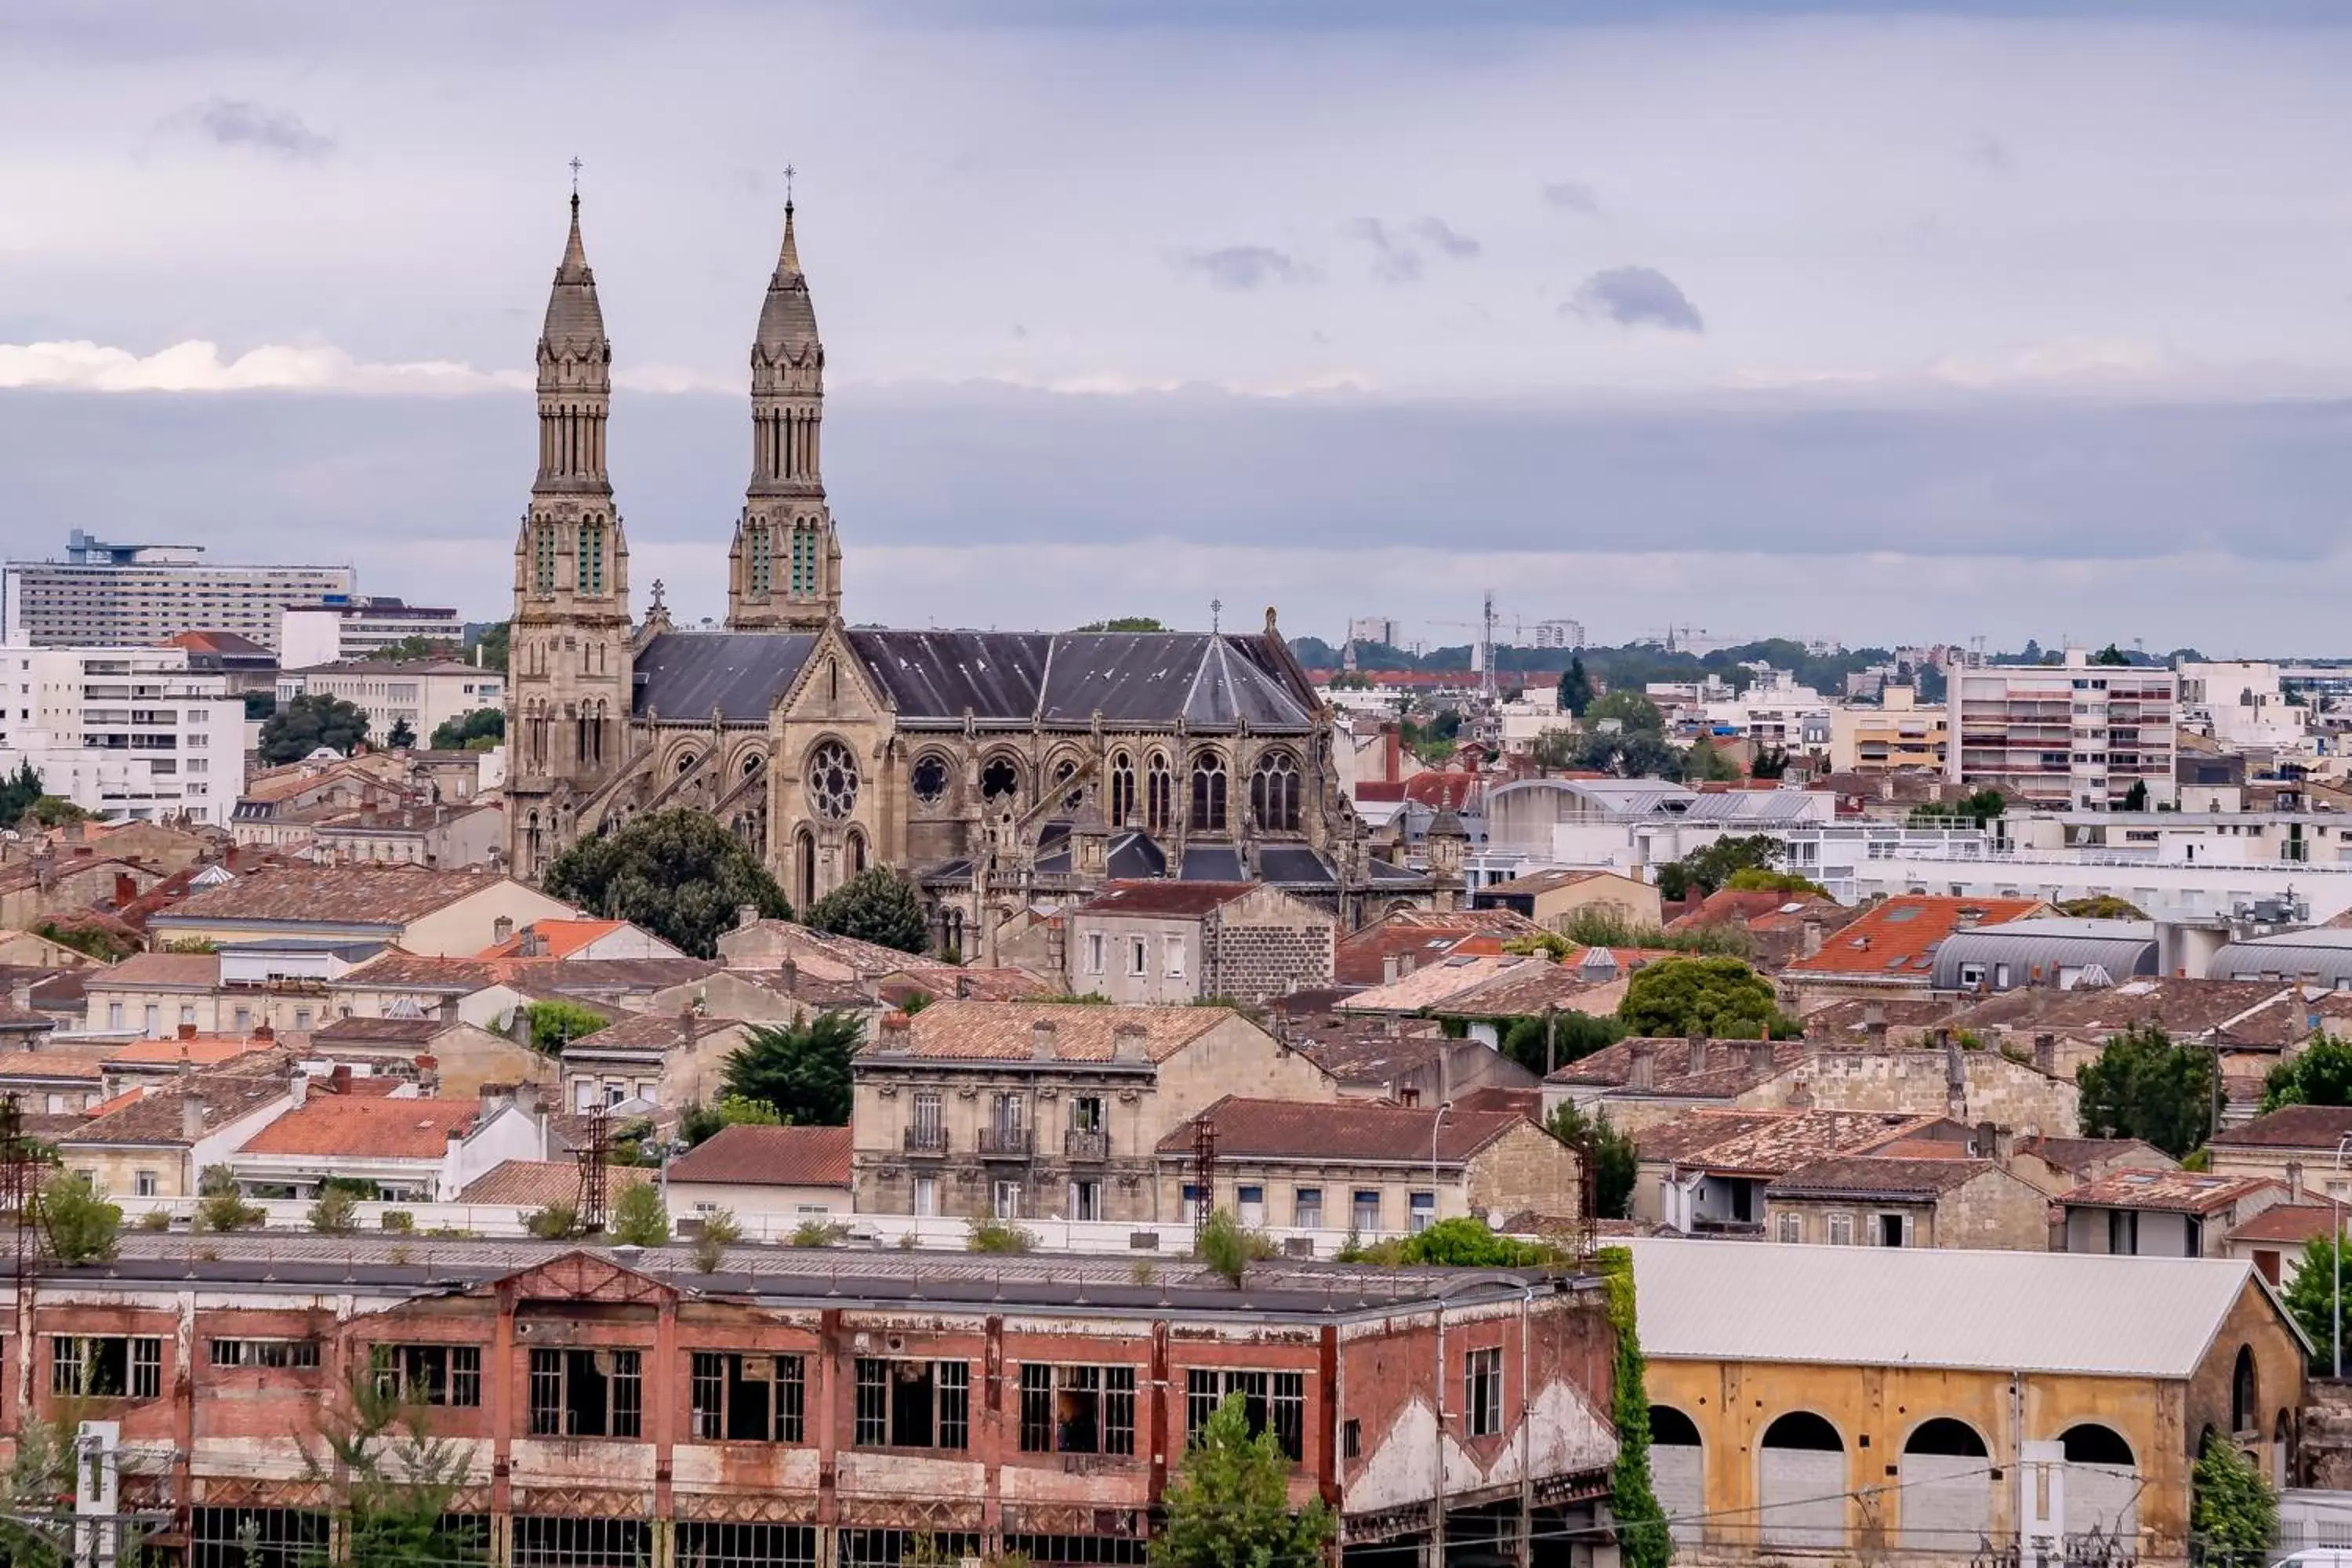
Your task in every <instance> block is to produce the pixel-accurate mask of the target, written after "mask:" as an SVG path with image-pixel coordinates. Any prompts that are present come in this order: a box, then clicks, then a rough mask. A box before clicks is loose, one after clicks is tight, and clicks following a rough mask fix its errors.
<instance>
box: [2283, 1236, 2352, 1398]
mask: <svg viewBox="0 0 2352 1568" xmlns="http://www.w3.org/2000/svg"><path fill="white" fill-rule="evenodd" d="M2346 1262H2347V1264H2352V1259H2347V1260H2346ZM2336 1268H2337V1261H2336V1238H2335V1237H2333V1236H2315V1237H2312V1238H2311V1239H2310V1240H2309V1241H2306V1242H2305V1243H2304V1244H2303V1260H2302V1262H2300V1263H2299V1264H2297V1265H2296V1267H2295V1271H2294V1279H2291V1280H2289V1281H2288V1282H2287V1287H2286V1289H2285V1291H2284V1299H2285V1300H2286V1310H2288V1311H2290V1312H2292V1313H2294V1321H2296V1322H2297V1323H2300V1324H2301V1325H2302V1326H2303V1332H2304V1336H2305V1338H2306V1339H2308V1340H2310V1341H2311V1346H2312V1350H2311V1370H2312V1371H2314V1372H2315V1373H2326V1372H2332V1371H2334V1370H2335V1364H2336ZM2345 1283H2346V1285H2347V1287H2352V1279H2347V1280H2346V1281H2345ZM2345 1296H2346V1303H2345V1304H2346V1305H2347V1307H2352V1289H2347V1291H2346V1292H2345ZM2347 1316H2352V1314H2347ZM2344 1342H2345V1346H2346V1348H2347V1350H2352V1333H2347V1334H2346V1335H2345V1336H2344Z"/></svg>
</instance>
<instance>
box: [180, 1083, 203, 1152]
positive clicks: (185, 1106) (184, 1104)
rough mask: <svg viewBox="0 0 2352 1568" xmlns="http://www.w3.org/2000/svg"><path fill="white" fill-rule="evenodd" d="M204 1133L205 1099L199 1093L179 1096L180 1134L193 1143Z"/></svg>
mask: <svg viewBox="0 0 2352 1568" xmlns="http://www.w3.org/2000/svg"><path fill="white" fill-rule="evenodd" d="M204 1135H205V1100H204V1096H202V1095H200V1094H184V1095H182V1096H180V1136H181V1137H182V1138H183V1139H184V1140H185V1141H186V1142H190V1143H194V1142H196V1140H198V1139H199V1138H202V1137H203V1136H204Z"/></svg>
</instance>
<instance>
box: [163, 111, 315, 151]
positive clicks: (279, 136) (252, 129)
mask: <svg viewBox="0 0 2352 1568" xmlns="http://www.w3.org/2000/svg"><path fill="white" fill-rule="evenodd" d="M166 123H167V124H169V125H172V126H174V127H177V128H181V129H184V130H186V131H188V132H192V133H194V134H195V135H199V136H202V137H204V138H205V140H207V141H209V142H215V143H216V144H217V145H219V146H223V147H254V148H258V149H260V150H261V151H263V152H265V153H278V155H280V156H281V157H287V158H299V159H311V158H323V157H325V156H326V155H327V154H328V153H332V152H333V151H334V150H335V139H334V138H333V137H331V136H328V135H325V134H323V133H322V132H317V131H313V130H311V129H310V126H308V125H306V124H304V123H303V121H302V117H301V116H300V115H299V114H296V113H294V112H293V111H291V110H284V109H272V108H270V107H269V106H268V104H264V103H256V102H254V101H252V100H250V99H243V98H214V99H210V100H206V101H205V102H204V103H200V104H194V105H192V106H191V107H189V108H187V109H184V110H181V111H180V112H179V113H177V114H175V115H173V116H172V117H171V119H170V120H169V121H166Z"/></svg>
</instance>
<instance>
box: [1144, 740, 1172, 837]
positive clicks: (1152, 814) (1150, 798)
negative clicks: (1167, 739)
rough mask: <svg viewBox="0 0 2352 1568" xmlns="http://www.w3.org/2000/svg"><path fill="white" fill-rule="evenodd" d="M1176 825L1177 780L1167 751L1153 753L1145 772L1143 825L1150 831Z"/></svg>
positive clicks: (1162, 830)
mask: <svg viewBox="0 0 2352 1568" xmlns="http://www.w3.org/2000/svg"><path fill="white" fill-rule="evenodd" d="M1143 826H1144V831H1146V832H1148V833H1165V832H1167V831H1168V830H1169V829H1170V828H1171V827H1173V826H1176V782H1175V779H1174V777H1173V775H1172V774H1171V772H1170V770H1169V767H1168V754H1167V753H1166V752H1152V753H1151V761H1150V764H1149V765H1148V766H1147V767H1146V768H1145V770H1144V774H1143Z"/></svg>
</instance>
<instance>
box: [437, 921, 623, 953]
mask: <svg viewBox="0 0 2352 1568" xmlns="http://www.w3.org/2000/svg"><path fill="white" fill-rule="evenodd" d="M628 924H629V922H628V921H531V922H530V924H529V925H527V926H525V927H523V928H522V930H520V931H517V932H515V933H514V934H513V935H512V936H510V937H509V938H507V940H506V941H504V942H494V943H492V944H491V945H490V946H488V947H486V948H484V949H482V951H481V952H478V953H476V954H475V955H474V956H475V957H477V958H569V957H571V956H572V954H573V953H575V952H579V951H580V950H581V949H582V948H583V947H587V946H589V945H591V944H592V943H594V942H602V941H603V940H604V938H606V937H608V936H611V935H612V934H613V933H614V931H625V930H627V929H628ZM533 938H536V939H537V940H538V942H539V946H540V948H541V951H540V952H535V953H527V952H524V951H523V950H524V949H525V948H526V947H528V946H530V945H531V942H532V939H533Z"/></svg>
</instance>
